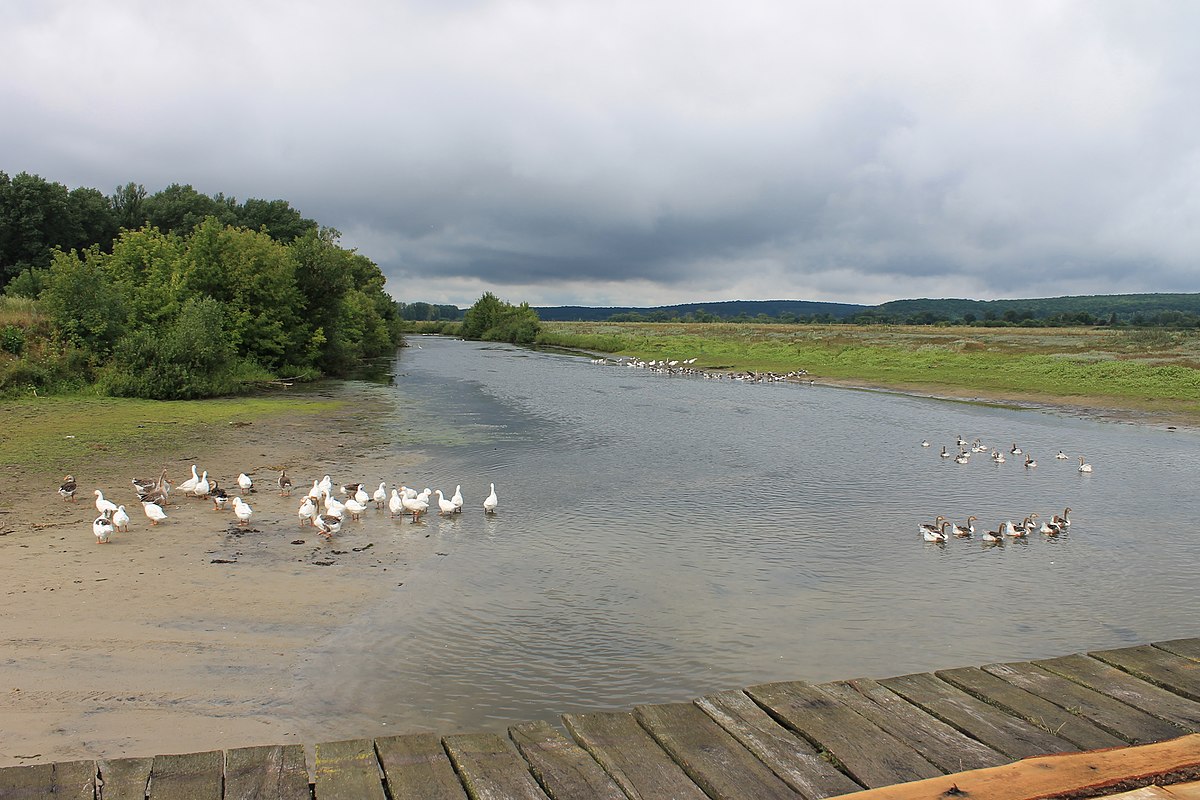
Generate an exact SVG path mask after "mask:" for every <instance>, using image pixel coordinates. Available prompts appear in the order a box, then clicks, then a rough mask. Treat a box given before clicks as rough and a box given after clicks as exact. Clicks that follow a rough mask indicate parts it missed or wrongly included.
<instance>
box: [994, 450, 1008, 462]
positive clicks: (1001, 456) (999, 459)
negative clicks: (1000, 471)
mask: <svg viewBox="0 0 1200 800" xmlns="http://www.w3.org/2000/svg"><path fill="white" fill-rule="evenodd" d="M1004 460H1005V459H1004V454H1003V453H1001V452H1000V451H999V450H993V451H992V461H995V462H996V463H997V464H1003V463H1004Z"/></svg>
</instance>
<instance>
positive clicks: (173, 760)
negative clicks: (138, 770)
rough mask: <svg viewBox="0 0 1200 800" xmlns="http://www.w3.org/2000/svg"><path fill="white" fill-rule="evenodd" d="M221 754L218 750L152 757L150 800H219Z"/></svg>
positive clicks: (223, 758)
mask: <svg viewBox="0 0 1200 800" xmlns="http://www.w3.org/2000/svg"><path fill="white" fill-rule="evenodd" d="M224 771H225V754H224V753H222V752H221V751H220V750H206V751H204V752H203V753H179V754H174V755H162V756H155V757H154V761H153V763H151V765H150V798H151V800H221V786H222V782H223V775H224Z"/></svg>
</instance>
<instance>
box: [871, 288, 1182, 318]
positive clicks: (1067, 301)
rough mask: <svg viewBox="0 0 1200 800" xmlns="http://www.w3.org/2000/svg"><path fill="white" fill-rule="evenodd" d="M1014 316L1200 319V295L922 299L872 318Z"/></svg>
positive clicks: (887, 307) (878, 310)
mask: <svg viewBox="0 0 1200 800" xmlns="http://www.w3.org/2000/svg"><path fill="white" fill-rule="evenodd" d="M1010 311H1011V312H1015V313H1016V314H1018V315H1019V316H1022V317H1028V318H1031V319H1046V318H1048V317H1053V316H1055V315H1059V314H1090V315H1092V316H1093V317H1095V318H1097V319H1108V318H1110V317H1112V316H1113V315H1114V314H1115V315H1116V317H1117V318H1118V319H1120V320H1124V321H1129V320H1130V319H1132V318H1133V317H1135V316H1136V315H1138V314H1140V315H1142V316H1143V317H1146V318H1150V317H1153V316H1157V315H1159V314H1162V313H1163V312H1181V313H1184V314H1192V315H1200V294H1108V295H1074V296H1067V297H1044V298H1030V299H1025V300H958V299H941V300H934V299H928V298H925V299H919V300H893V301H891V302H888V303H882V304H880V305H878V306H874V307H873V308H872V309H871V310H870V313H871V315H872V316H875V315H879V316H881V317H889V318H897V319H907V318H911V317H914V316H917V315H920V314H926V313H927V314H932V315H934V316H937V317H942V318H946V319H961V318H962V317H963V315H965V314H974V315H975V318H976V319H981V320H982V319H989V318H993V317H994V318H997V319H1000V318H1003V317H1004V315H1005V312H1010Z"/></svg>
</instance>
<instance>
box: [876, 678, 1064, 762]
mask: <svg viewBox="0 0 1200 800" xmlns="http://www.w3.org/2000/svg"><path fill="white" fill-rule="evenodd" d="M879 683H880V684H882V685H883V686H886V687H887V688H889V689H891V690H892V691H893V692H896V693H897V694H899V695H900V696H901V697H904V698H906V699H907V700H908V701H909V702H911V703H915V704H916V705H918V706H920V707H921V708H923V709H925V710H926V711H928V712H929V713H930V714H933V715H934V716H935V717H937V718H938V719H940V720H942V721H943V722H946V723H949V724H950V725H953V726H954V727H956V728H958V729H959V730H960V731H962V732H963V733H965V734H967V735H968V736H973V737H975V738H976V739H978V740H979V741H981V742H983V743H984V744H986V745H987V746H988V747H991V748H994V749H996V750H999V751H1000V752H1001V753H1004V754H1005V755H1007V756H1011V757H1012V758H1025V757H1027V756H1035V755H1042V754H1045V753H1061V752H1063V751H1065V750H1078V749H1079V748H1078V747H1077V746H1076V745H1074V744H1072V743H1071V742H1068V741H1067V740H1066V739H1060V738H1058V737H1057V736H1053V735H1051V734H1049V733H1047V732H1046V731H1044V730H1042V729H1041V728H1037V727H1034V726H1033V725H1030V724H1029V723H1028V722H1025V721H1024V720H1021V719H1017V718H1016V717H1013V716H1010V715H1008V714H1005V713H1004V712H1002V711H1000V710H999V709H996V708H993V707H991V706H989V705H988V704H987V703H985V702H983V701H982V700H977V699H976V698H974V697H972V696H971V695H969V694H967V693H966V692H963V691H960V690H959V689H957V688H955V687H953V686H951V685H950V684H948V683H946V682H945V681H942V680H939V679H938V678H935V677H934V676H933V675H930V674H929V673H927V672H923V673H919V674H914V675H901V676H900V677H897V678H885V679H883V680H881V681H879Z"/></svg>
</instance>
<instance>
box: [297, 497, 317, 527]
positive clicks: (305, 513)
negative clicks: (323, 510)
mask: <svg viewBox="0 0 1200 800" xmlns="http://www.w3.org/2000/svg"><path fill="white" fill-rule="evenodd" d="M297 515H298V516H299V517H300V524H301V525H304V524H305V523H307V524H309V525H312V524H313V518H314V517H316V516H317V503H316V501H315V500H313V499H312V498H311V497H305V498H304V499H303V500H302V501H301V502H300V509H299V511H297Z"/></svg>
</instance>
